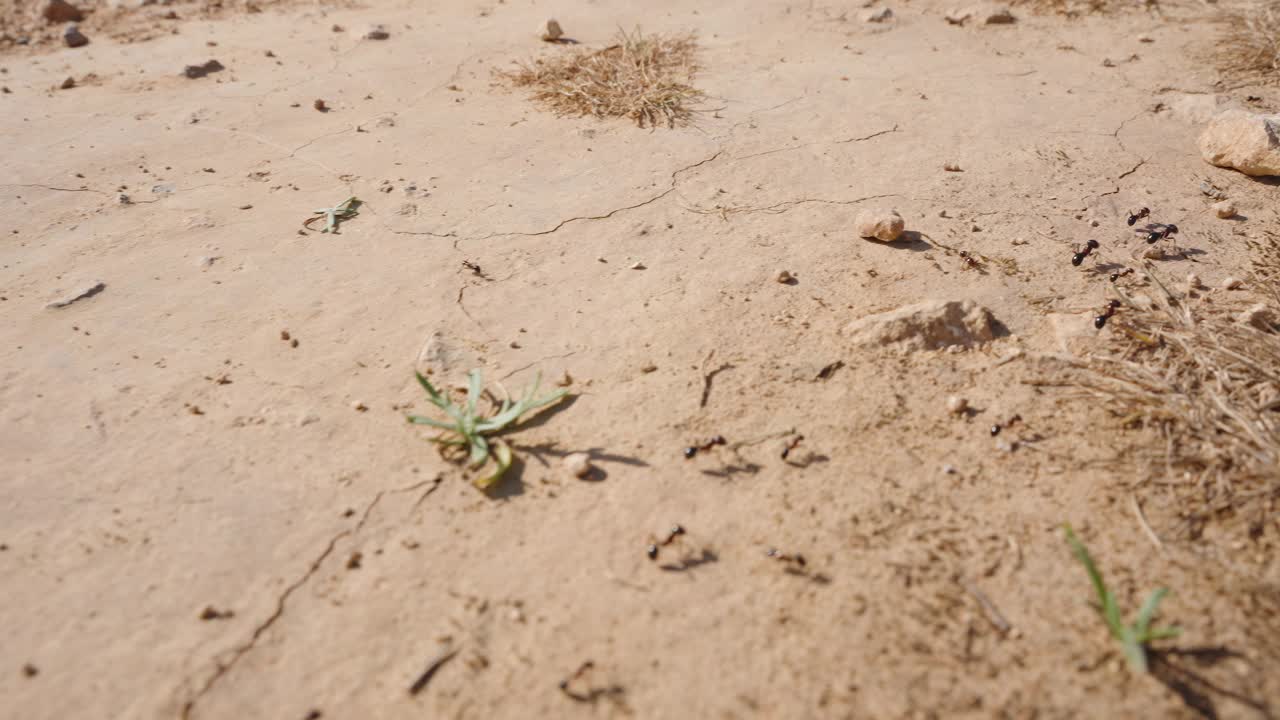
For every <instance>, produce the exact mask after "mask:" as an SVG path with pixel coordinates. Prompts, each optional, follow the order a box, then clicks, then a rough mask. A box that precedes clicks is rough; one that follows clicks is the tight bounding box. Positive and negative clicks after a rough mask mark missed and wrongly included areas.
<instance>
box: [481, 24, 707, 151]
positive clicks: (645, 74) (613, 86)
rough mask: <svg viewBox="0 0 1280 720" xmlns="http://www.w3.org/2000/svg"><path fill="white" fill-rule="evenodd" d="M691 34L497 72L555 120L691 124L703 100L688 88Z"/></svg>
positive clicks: (631, 41)
mask: <svg viewBox="0 0 1280 720" xmlns="http://www.w3.org/2000/svg"><path fill="white" fill-rule="evenodd" d="M696 50H697V43H696V42H695V40H694V37H693V36H692V35H678V36H670V37H666V36H662V35H650V36H648V37H646V36H644V35H642V34H641V33H640V31H639V30H636V31H635V32H634V33H632V34H630V35H628V34H627V33H626V32H622V31H620V32H619V33H618V37H617V41H616V42H615V43H614V44H612V45H610V46H609V47H606V48H604V49H602V50H587V49H574V50H571V51H568V52H566V53H564V54H562V55H558V56H556V57H554V58H550V59H545V60H544V59H539V60H535V61H534V62H533V63H532V64H528V63H520V65H519V69H518V70H516V71H514V72H506V73H501V75H502V76H503V77H505V78H506V79H507V80H509V81H510V82H511V83H512V84H514V85H515V86H516V87H520V88H528V89H530V90H531V91H532V98H533V99H534V100H535V101H536V102H538V103H540V104H542V105H544V106H546V107H547V108H549V109H550V110H551V111H553V112H555V113H556V114H558V115H574V116H582V115H591V116H594V117H597V118H610V117H626V118H631V119H632V120H634V121H636V123H637V124H638V125H640V127H656V126H657V125H658V124H664V125H666V126H667V127H675V126H676V125H677V124H683V123H686V122H688V121H689V118H690V117H691V116H692V113H693V111H692V109H691V106H692V105H693V104H695V103H697V102H698V101H699V100H701V99H702V98H703V97H704V96H703V93H702V91H700V90H698V89H696V88H694V87H693V86H692V85H690V84H689V83H691V82H692V80H693V75H694V72H696V71H697V69H698V67H697V64H696V63H695V59H694V55H695V52H696Z"/></svg>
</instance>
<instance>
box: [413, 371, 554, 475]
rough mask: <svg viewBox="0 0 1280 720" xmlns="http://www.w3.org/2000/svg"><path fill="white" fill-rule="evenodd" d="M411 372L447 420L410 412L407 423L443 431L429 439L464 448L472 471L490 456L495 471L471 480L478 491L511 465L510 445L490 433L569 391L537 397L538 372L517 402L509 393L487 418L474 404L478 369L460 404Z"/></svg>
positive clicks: (481, 386)
mask: <svg viewBox="0 0 1280 720" xmlns="http://www.w3.org/2000/svg"><path fill="white" fill-rule="evenodd" d="M414 374H415V375H417V377H418V384H420V385H422V389H424V390H426V391H427V397H428V398H429V399H430V400H431V404H432V405H435V406H436V407H438V408H440V409H441V410H443V411H444V412H445V414H447V415H448V416H449V419H448V420H444V421H442V420H435V419H432V418H429V417H424V416H422V415H409V416H408V420H409V422H411V423H413V424H415V425H428V426H430V427H433V428H439V429H440V430H443V431H444V432H443V433H441V434H440V435H439V436H437V437H434V438H431V440H432V442H435V443H438V444H440V445H443V446H446V447H456V448H461V449H464V450H465V451H466V453H467V459H466V463H467V467H468V468H470V469H472V470H479V469H480V467H481V466H482V465H484V464H485V462H486V461H488V459H489V458H490V456H492V457H493V459H494V464H495V465H496V470H495V471H494V472H492V473H490V474H487V475H477V476H476V478H475V479H474V480H473V481H472V483H473V484H474V485H475V486H476V487H477V488H480V489H481V490H487V489H488V488H490V487H492V486H493V485H494V484H495V483H497V482H498V481H499V480H501V479H502V475H503V473H505V472H506V471H507V468H509V467H511V459H512V456H511V446H510V445H508V444H507V443H506V441H504V440H503V439H502V438H499V437H492V436H494V435H497V434H498V433H501V432H503V431H504V430H507V429H508V428H510V427H511V426H512V425H514V424H518V423H519V422H520V420H521V418H522V417H523V416H524V415H525V414H526V413H529V412H532V411H535V410H540V409H542V408H545V407H549V406H551V405H554V404H556V403H558V402H560V400H562V399H563V398H564V396H565V395H567V394H568V392H569V391H568V390H558V391H556V392H553V393H551V394H550V395H545V396H543V397H537V393H538V385H539V383H540V382H541V381H542V375H541V374H539V375H538V377H537V378H536V379H534V381H533V385H531V386H530V387H528V388H526V389H525V391H524V393H523V394H522V395H521V397H520V399H519V400H518V401H516V402H514V403H512V402H511V398H510V397H509V396H508V397H506V398H504V399H503V400H502V405H501V406H500V407H499V408H498V411H497V413H495V414H494V415H492V416H490V417H483V416H482V415H481V414H480V411H479V410H478V409H477V407H476V406H477V405H478V403H479V402H480V395H481V394H482V393H483V392H484V384H483V381H482V379H481V374H480V371H479V370H472V371H471V373H470V374H469V375H468V383H467V397H466V401H465V403H464V404H462V405H455V404H454V403H453V401H452V400H450V399H449V397H448V395H446V394H444V393H441V392H440V391H439V390H437V389H436V388H435V387H434V386H433V385H432V384H431V381H429V380H427V378H426V377H425V376H424V375H423V374H422V373H414ZM504 394H505V393H504ZM486 436H489V437H486Z"/></svg>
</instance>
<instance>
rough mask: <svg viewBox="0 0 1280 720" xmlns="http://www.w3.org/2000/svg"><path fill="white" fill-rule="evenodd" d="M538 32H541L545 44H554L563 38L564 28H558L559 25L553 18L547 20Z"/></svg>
mask: <svg viewBox="0 0 1280 720" xmlns="http://www.w3.org/2000/svg"><path fill="white" fill-rule="evenodd" d="M540 30H541V31H542V39H543V40H545V41H546V42H555V41H557V40H559V39H560V38H562V37H564V28H562V27H560V23H559V22H557V21H556V19H555V18H551V19H549V20H547V22H546V23H545V24H544V25H543V26H542V27H541V28H540Z"/></svg>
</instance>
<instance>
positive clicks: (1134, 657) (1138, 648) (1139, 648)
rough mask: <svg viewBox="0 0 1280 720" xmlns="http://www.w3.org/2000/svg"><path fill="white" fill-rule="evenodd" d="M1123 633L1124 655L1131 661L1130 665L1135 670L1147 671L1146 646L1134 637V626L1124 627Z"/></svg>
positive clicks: (1121, 642)
mask: <svg viewBox="0 0 1280 720" xmlns="http://www.w3.org/2000/svg"><path fill="white" fill-rule="evenodd" d="M1122 635H1123V637H1122V638H1121V641H1120V644H1121V645H1123V646H1124V656H1125V659H1127V660H1128V661H1129V667H1130V668H1132V669H1133V671H1134V672H1139V673H1145V672H1146V671H1147V649H1146V647H1144V646H1143V644H1142V643H1141V642H1139V641H1138V639H1137V638H1136V637H1134V635H1133V628H1130V627H1126V628H1124V629H1123V631H1122Z"/></svg>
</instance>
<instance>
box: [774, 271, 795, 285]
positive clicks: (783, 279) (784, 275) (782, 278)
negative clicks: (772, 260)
mask: <svg viewBox="0 0 1280 720" xmlns="http://www.w3.org/2000/svg"><path fill="white" fill-rule="evenodd" d="M774 279H775V280H777V281H778V282H780V283H782V284H783V285H786V284H787V283H789V282H791V281H793V280H795V276H793V275H792V274H791V273H790V272H788V271H786V270H779V271H778V275H777V277H775V278H774Z"/></svg>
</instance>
